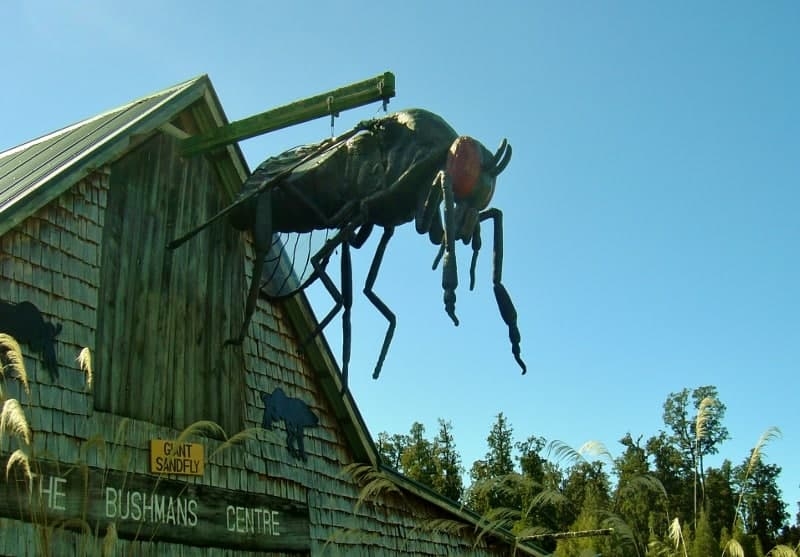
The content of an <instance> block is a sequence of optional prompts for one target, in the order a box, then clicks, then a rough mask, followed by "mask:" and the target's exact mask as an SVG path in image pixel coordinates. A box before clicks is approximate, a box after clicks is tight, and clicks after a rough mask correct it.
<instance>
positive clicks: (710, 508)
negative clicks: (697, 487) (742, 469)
mask: <svg viewBox="0 0 800 557" xmlns="http://www.w3.org/2000/svg"><path fill="white" fill-rule="evenodd" d="M732 482H733V465H732V464H731V461H730V460H728V459H725V460H724V461H723V462H722V465H721V466H720V467H719V468H709V469H708V470H706V478H705V485H706V500H705V505H703V509H704V512H705V515H706V519H707V520H708V523H709V526H710V528H711V531H712V532H713V533H714V534H715V535H717V536H719V534H720V532H721V531H722V529H723V528H728V529H730V527H731V525H732V524H733V518H734V513H735V510H736V494H735V492H734V489H733V487H732ZM697 527H698V529H699V528H700V524H699V522H698V525H697Z"/></svg>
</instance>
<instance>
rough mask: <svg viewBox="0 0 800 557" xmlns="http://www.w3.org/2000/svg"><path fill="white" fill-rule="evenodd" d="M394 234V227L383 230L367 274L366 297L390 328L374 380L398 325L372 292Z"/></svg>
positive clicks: (384, 339) (374, 373)
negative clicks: (387, 246)
mask: <svg viewBox="0 0 800 557" xmlns="http://www.w3.org/2000/svg"><path fill="white" fill-rule="evenodd" d="M392 234H394V227H393V226H387V227H386V228H384V229H383V235H382V236H381V239H380V241H379V242H378V249H377V250H375V256H374V257H373V258H372V264H371V265H370V266H369V273H368V274H367V280H366V282H365V284H364V295H365V296H366V297H367V298H368V299H369V301H370V302H372V305H373V306H375V307H376V308H377V309H378V311H379V312H381V314H383V316H384V317H385V318H386V320H387V321H388V322H389V328H388V329H387V330H386V335H385V336H384V337H383V346H381V353H380V356H378V363H377V364H376V365H375V371H374V372H373V373H372V378H373V379H377V378H378V376H379V375H380V374H381V368H382V367H383V361H384V360H385V359H386V353H387V352H388V351H389V345H390V344H391V343H392V337H393V336H394V329H395V326H396V325H397V317H396V316H395V314H394V313H393V312H392V310H390V309H389V306H387V305H386V304H385V303H384V302H383V300H381V299H380V298H379V297H378V295H377V294H375V291H374V290H372V287H373V286H375V280H376V279H377V278H378V269H380V266H381V262H383V254H384V253H385V252H386V245H387V244H388V243H389V240H390V239H391V237H392Z"/></svg>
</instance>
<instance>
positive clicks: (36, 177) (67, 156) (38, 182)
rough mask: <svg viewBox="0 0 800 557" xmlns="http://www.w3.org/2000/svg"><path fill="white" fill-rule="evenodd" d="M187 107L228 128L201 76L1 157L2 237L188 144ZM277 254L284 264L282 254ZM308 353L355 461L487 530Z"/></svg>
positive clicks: (320, 358) (233, 182)
mask: <svg viewBox="0 0 800 557" xmlns="http://www.w3.org/2000/svg"><path fill="white" fill-rule="evenodd" d="M187 108H191V109H192V114H193V116H194V120H195V122H196V124H197V126H198V129H197V130H193V131H195V132H197V133H203V132H207V131H209V130H211V129H213V128H214V127H219V126H222V125H225V124H227V123H228V120H227V118H226V116H225V114H224V111H223V109H222V105H221V104H220V102H219V99H218V97H217V95H216V93H215V91H214V89H213V86H212V84H211V81H210V79H209V78H208V77H207V76H205V75H203V76H199V77H196V78H193V79H190V80H188V81H184V82H182V83H179V84H177V85H174V86H172V87H169V88H167V89H164V90H162V91H158V92H156V93H153V94H150V95H147V96H145V97H142V98H140V99H137V100H134V101H132V102H130V103H127V104H125V105H122V106H120V107H118V108H115V109H112V110H109V111H107V112H104V113H102V114H98V115H97V116H93V117H91V118H87V119H85V120H82V121H80V122H77V123H75V124H72V125H70V126H67V127H64V128H62V129H60V130H58V131H55V132H52V133H50V134H47V135H44V136H42V137H40V138H38V139H34V140H31V141H28V142H26V143H23V144H21V145H19V146H17V147H13V148H11V149H8V150H6V151H4V152H0V235H2V234H4V233H5V232H7V231H8V230H10V229H12V228H13V227H15V226H16V225H18V224H19V223H20V222H22V221H23V220H25V219H26V218H27V217H29V216H30V215H32V214H33V213H34V212H35V211H37V210H38V209H40V208H42V207H43V206H44V205H46V204H47V203H48V202H50V201H52V200H54V199H56V198H57V197H59V196H60V195H61V194H63V193H64V192H65V191H66V190H68V189H69V188H70V187H71V186H72V185H74V184H75V183H76V182H78V181H79V180H80V179H82V178H83V177H85V176H87V175H88V174H90V173H91V172H93V171H95V170H97V169H98V168H102V167H103V166H105V165H108V164H110V163H111V162H113V161H114V160H115V159H117V158H118V157H120V156H122V155H123V154H124V153H126V152H127V151H129V150H130V149H131V148H132V147H133V146H135V145H137V144H139V143H140V142H141V141H144V140H145V139H146V138H147V137H149V136H150V135H151V134H152V133H154V132H155V131H157V130H160V131H163V132H165V133H168V134H171V135H176V136H178V137H180V138H185V137H188V133H186V132H185V131H183V130H182V129H180V128H179V127H177V126H175V125H173V124H172V121H173V119H175V118H176V117H178V115H179V114H180V113H181V112H183V111H185V110H186V109H187ZM225 150H226V152H227V154H228V156H215V157H213V162H214V164H215V165H216V166H217V170H218V171H219V174H220V177H221V178H222V183H223V187H225V188H226V189H229V190H230V191H231V192H232V194H233V193H235V192H237V191H238V189H239V187H240V186H241V184H242V182H243V181H244V180H245V178H246V177H247V176H248V175H249V169H248V166H247V162H246V161H245V159H244V157H243V155H242V153H241V150H240V149H239V147H238V145H231V146H228V147H226V148H225ZM281 254H282V255H281V256H282V257H288V256H287V255H286V253H285V252H281ZM287 264H288V265H290V263H289V262H287ZM282 303H283V307H284V309H285V310H286V311H287V314H288V316H289V319H290V320H291V322H292V324H293V325H294V327H295V328H296V330H297V331H298V334H299V335H300V336H301V337H304V336H308V335H310V334H311V332H312V331H314V330H315V328H316V325H317V319H316V317H315V316H314V314H313V311H312V309H311V307H310V305H309V303H308V300H307V298H306V296H305V294H304V293H303V292H300V293H299V294H298V295H296V296H294V297H292V298H290V299H287V300H285V301H284V302H282ZM306 351H307V356H308V358H309V360H310V362H311V365H312V366H313V368H314V369H315V370H316V371H317V373H318V374H319V377H318V379H319V384H320V387H321V388H322V391H323V392H324V394H325V396H326V398H327V399H328V401H329V402H330V404H331V407H332V408H333V410H334V413H335V415H336V417H337V420H338V423H339V426H340V427H341V428H342V431H343V433H344V435H345V437H346V438H347V440H348V443H349V445H350V446H351V449H352V451H353V455H354V457H355V458H356V459H358V460H360V461H361V462H364V463H369V464H371V465H372V466H374V467H375V469H376V470H379V471H380V472H381V473H382V474H383V475H384V476H385V477H386V478H388V479H389V480H390V481H392V482H393V483H394V484H396V485H397V486H398V487H400V488H402V489H403V490H405V491H407V492H409V493H413V494H415V495H416V496H418V497H420V498H422V499H424V500H426V501H427V502H429V503H431V504H433V505H435V506H437V507H439V508H441V509H442V510H444V511H445V512H447V513H449V514H450V515H452V516H454V517H457V519H459V520H463V521H465V522H466V523H468V524H472V525H475V526H476V527H478V525H481V524H483V525H484V526H485V523H482V522H481V518H480V516H478V515H477V514H475V513H474V512H472V511H470V510H468V509H465V508H464V507H463V506H461V505H459V504H458V503H457V502H455V501H451V500H449V499H447V498H444V497H442V496H441V495H439V494H437V493H435V492H434V491H432V490H431V489H429V488H427V487H425V486H423V485H421V484H419V483H417V482H415V481H413V480H411V479H409V478H407V477H405V476H403V475H402V474H399V473H398V472H397V471H395V470H393V469H392V468H389V467H387V466H385V465H384V464H382V463H381V462H380V457H379V454H378V451H377V449H376V447H375V444H374V442H373V440H372V437H371V436H370V434H369V432H368V430H367V427H366V425H365V423H364V420H363V418H362V417H361V414H360V412H359V410H358V408H357V406H356V404H355V401H354V400H353V398H352V396H351V395H350V393H349V391H346V392H343V385H342V382H341V373H340V370H339V366H338V364H337V363H336V360H335V358H334V356H333V354H332V351H331V349H330V347H329V346H328V344H327V341H326V340H325V338H324V336H323V335H318V336H317V337H316V338H315V340H314V341H313V342H309V343H308V344H307V345H306ZM491 535H492V536H494V537H497V538H499V539H500V540H502V541H503V542H504V543H507V544H509V545H510V546H511V547H515V548H516V549H517V550H519V551H521V552H522V553H525V554H529V555H534V556H539V557H542V556H544V555H545V554H544V553H543V552H541V551H539V550H538V549H536V548H534V547H532V546H531V545H528V544H518V541H517V540H516V539H515V537H514V536H513V534H511V533H510V532H508V531H505V530H497V529H492V530H491Z"/></svg>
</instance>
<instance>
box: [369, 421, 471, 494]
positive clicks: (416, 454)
mask: <svg viewBox="0 0 800 557" xmlns="http://www.w3.org/2000/svg"><path fill="white" fill-rule="evenodd" d="M376 444H377V449H378V453H379V454H380V457H381V460H382V461H383V462H384V464H387V465H389V466H391V467H392V468H394V469H395V470H397V471H399V472H401V473H403V474H404V475H405V476H407V477H409V478H411V479H412V480H415V481H417V482H419V483H421V484H423V485H425V486H428V487H430V488H431V489H433V490H435V491H437V492H438V493H440V494H441V495H444V496H445V497H448V498H450V499H452V500H454V501H458V500H459V499H461V496H462V494H463V492H464V483H463V480H462V478H461V474H462V472H463V468H462V466H461V455H460V454H459V453H458V450H457V449H456V443H455V437H454V435H453V426H452V424H451V423H450V422H448V421H445V420H442V419H440V420H439V431H438V432H437V434H436V437H435V438H434V439H433V440H432V441H431V440H429V439H427V438H426V437H425V426H424V425H422V424H421V423H419V422H414V423H413V424H412V425H411V429H410V430H409V433H408V434H407V435H400V434H394V435H389V434H388V433H386V432H381V433H380V434H378V440H377V443H376Z"/></svg>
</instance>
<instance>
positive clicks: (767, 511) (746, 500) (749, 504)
mask: <svg viewBox="0 0 800 557" xmlns="http://www.w3.org/2000/svg"><path fill="white" fill-rule="evenodd" d="M780 473H781V467H780V466H777V465H775V464H765V463H764V461H763V460H762V459H761V456H760V455H757V456H756V458H755V459H753V458H750V459H748V460H746V461H745V462H744V463H743V464H741V465H740V466H737V467H736V469H735V470H734V474H733V475H734V478H735V480H734V483H735V486H736V487H737V488H738V490H739V492H740V493H741V494H742V497H741V505H740V507H739V515H740V517H741V519H742V522H743V523H744V530H745V532H746V533H747V534H750V535H753V536H755V537H756V538H757V540H758V542H760V546H761V547H762V548H770V547H773V546H774V545H775V543H776V542H777V539H778V535H779V533H780V531H781V528H782V527H783V525H784V521H785V520H786V519H787V518H789V513H787V512H786V503H784V502H783V500H782V498H781V490H780V488H779V487H778V476H780Z"/></svg>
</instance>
